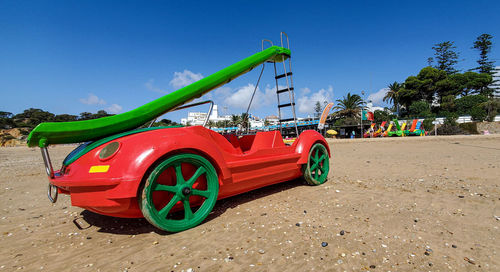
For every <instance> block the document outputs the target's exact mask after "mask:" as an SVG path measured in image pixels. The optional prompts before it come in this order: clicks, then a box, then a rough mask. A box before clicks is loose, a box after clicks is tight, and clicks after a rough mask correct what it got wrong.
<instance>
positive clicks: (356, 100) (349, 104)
mask: <svg viewBox="0 0 500 272" xmlns="http://www.w3.org/2000/svg"><path fill="white" fill-rule="evenodd" d="M336 102H337V106H335V107H334V108H333V109H335V110H339V111H338V112H336V115H339V116H343V117H358V116H359V114H360V112H361V110H362V109H363V108H364V105H365V102H364V101H363V99H361V96H359V95H357V94H353V95H351V93H350V92H349V93H347V95H346V96H344V97H343V98H342V99H337V100H336Z"/></svg>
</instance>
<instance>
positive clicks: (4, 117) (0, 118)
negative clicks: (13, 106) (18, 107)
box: [0, 111, 16, 128]
mask: <svg viewBox="0 0 500 272" xmlns="http://www.w3.org/2000/svg"><path fill="white" fill-rule="evenodd" d="M15 125H16V124H15V123H14V120H12V113H11V112H6V111H0V128H13V127H15Z"/></svg>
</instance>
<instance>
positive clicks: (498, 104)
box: [479, 98, 500, 122]
mask: <svg viewBox="0 0 500 272" xmlns="http://www.w3.org/2000/svg"><path fill="white" fill-rule="evenodd" d="M479 106H480V107H482V108H483V109H484V110H485V111H486V113H487V116H486V120H487V121H489V122H493V121H494V120H495V116H496V115H497V114H498V112H499V111H500V98H491V99H489V100H488V101H486V102H483V103H481V104H479Z"/></svg>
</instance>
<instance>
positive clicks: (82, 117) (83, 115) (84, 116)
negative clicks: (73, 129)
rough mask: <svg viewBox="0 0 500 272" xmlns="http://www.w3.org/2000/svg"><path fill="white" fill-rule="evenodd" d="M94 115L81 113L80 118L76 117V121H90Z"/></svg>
mask: <svg viewBox="0 0 500 272" xmlns="http://www.w3.org/2000/svg"><path fill="white" fill-rule="evenodd" d="M93 116H94V115H93V114H92V113H90V112H82V113H80V117H78V120H89V119H92V117H93Z"/></svg>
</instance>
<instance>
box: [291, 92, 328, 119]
mask: <svg viewBox="0 0 500 272" xmlns="http://www.w3.org/2000/svg"><path fill="white" fill-rule="evenodd" d="M305 89H308V90H309V88H304V89H303V94H304V95H303V96H302V97H300V98H299V99H297V104H298V106H299V108H298V110H299V112H302V113H311V114H312V113H314V107H315V105H316V102H318V101H319V103H321V106H323V102H324V101H327V102H332V101H333V87H332V86H328V89H321V90H319V91H317V92H315V93H312V94H311V95H309V96H308V95H306V94H309V93H310V90H309V92H307V91H306V93H304V90H305Z"/></svg>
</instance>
